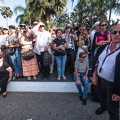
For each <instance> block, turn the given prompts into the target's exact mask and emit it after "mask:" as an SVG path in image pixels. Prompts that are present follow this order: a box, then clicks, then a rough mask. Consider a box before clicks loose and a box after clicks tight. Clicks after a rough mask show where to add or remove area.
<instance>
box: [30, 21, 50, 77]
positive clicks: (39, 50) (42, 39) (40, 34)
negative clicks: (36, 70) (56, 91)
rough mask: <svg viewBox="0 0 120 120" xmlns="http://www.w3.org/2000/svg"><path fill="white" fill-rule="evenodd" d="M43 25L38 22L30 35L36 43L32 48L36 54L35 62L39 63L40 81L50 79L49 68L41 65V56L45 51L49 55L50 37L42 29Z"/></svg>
mask: <svg viewBox="0 0 120 120" xmlns="http://www.w3.org/2000/svg"><path fill="white" fill-rule="evenodd" d="M44 27H45V24H44V23H43V22H39V23H38V24H37V25H36V26H35V27H33V29H32V33H33V34H34V35H35V36H36V43H35V46H34V52H35V53H36V56H37V60H38V62H40V66H41V70H40V71H41V73H42V76H41V79H43V78H45V77H46V78H47V79H50V66H44V64H43V55H44V52H45V51H49V53H51V47H50V43H51V35H50V33H49V32H48V31H46V30H45V29H44Z"/></svg>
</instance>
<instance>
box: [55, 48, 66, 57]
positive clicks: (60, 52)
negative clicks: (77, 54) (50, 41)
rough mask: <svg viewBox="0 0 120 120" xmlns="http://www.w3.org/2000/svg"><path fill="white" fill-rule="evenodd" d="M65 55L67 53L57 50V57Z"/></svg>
mask: <svg viewBox="0 0 120 120" xmlns="http://www.w3.org/2000/svg"><path fill="white" fill-rule="evenodd" d="M65 54H66V51H65V50H61V49H59V50H56V51H55V53H54V55H55V56H64V55H65Z"/></svg>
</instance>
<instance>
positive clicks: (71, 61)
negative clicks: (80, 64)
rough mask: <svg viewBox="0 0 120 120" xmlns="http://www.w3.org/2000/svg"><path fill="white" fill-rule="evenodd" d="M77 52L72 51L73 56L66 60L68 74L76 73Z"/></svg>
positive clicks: (68, 56)
mask: <svg viewBox="0 0 120 120" xmlns="http://www.w3.org/2000/svg"><path fill="white" fill-rule="evenodd" d="M74 62H75V51H74V50H73V51H72V54H71V55H67V59H66V65H65V68H66V72H68V71H69V72H70V73H74Z"/></svg>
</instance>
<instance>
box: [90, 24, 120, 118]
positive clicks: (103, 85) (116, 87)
mask: <svg viewBox="0 0 120 120" xmlns="http://www.w3.org/2000/svg"><path fill="white" fill-rule="evenodd" d="M111 38H112V42H111V43H109V44H108V45H104V46H102V47H100V48H99V49H98V52H97V56H98V62H97V63H98V65H97V66H96V68H95V70H94V73H93V80H92V81H93V84H98V93H99V97H100V108H98V109H97V110H96V112H95V113H96V114H97V115H100V114H102V113H103V112H104V111H106V110H107V111H108V113H109V120H119V101H120V24H117V25H116V26H115V27H114V28H113V30H112V32H111ZM96 75H98V79H97V76H96ZM95 78H96V79H95Z"/></svg>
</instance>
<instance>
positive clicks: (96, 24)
mask: <svg viewBox="0 0 120 120" xmlns="http://www.w3.org/2000/svg"><path fill="white" fill-rule="evenodd" d="M99 24H100V22H95V23H94V24H93V26H92V28H94V27H95V26H98V25H99Z"/></svg>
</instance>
